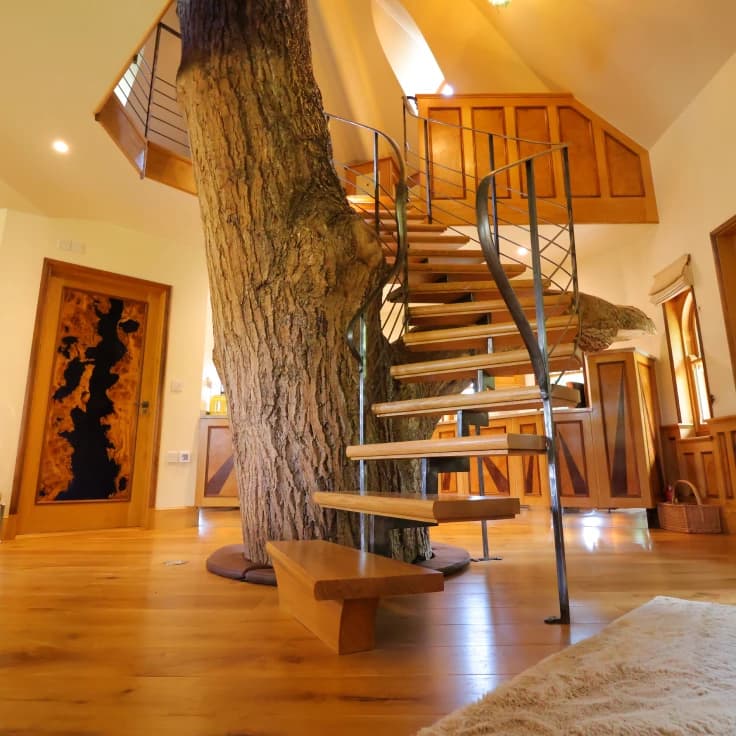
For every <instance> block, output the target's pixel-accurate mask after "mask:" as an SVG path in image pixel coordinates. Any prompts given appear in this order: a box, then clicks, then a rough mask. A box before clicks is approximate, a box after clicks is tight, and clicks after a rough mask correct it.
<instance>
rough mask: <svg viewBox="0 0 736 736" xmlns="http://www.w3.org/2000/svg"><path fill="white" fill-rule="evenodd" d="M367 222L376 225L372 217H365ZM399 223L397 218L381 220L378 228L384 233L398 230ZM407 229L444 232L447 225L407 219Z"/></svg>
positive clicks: (413, 231)
mask: <svg viewBox="0 0 736 736" xmlns="http://www.w3.org/2000/svg"><path fill="white" fill-rule="evenodd" d="M365 219H366V222H367V223H368V224H369V225H370V226H371V227H375V226H376V222H375V220H372V219H370V218H365ZM398 227H399V226H398V225H397V224H396V221H395V220H381V221H380V222H379V223H378V229H379V231H380V232H382V233H391V232H397V230H398ZM406 228H407V231H408V232H410V233H443V232H445V230H447V225H439V224H436V223H430V222H419V221H417V220H407V223H406Z"/></svg>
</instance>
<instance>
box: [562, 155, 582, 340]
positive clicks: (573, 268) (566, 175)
mask: <svg viewBox="0 0 736 736" xmlns="http://www.w3.org/2000/svg"><path fill="white" fill-rule="evenodd" d="M562 179H563V182H564V185H565V202H566V204H567V231H568V232H567V238H568V241H569V244H568V248H569V257H570V269H569V271H570V274H571V276H572V293H573V309H574V310H575V313H576V314H577V315H578V334H579V333H580V329H579V328H580V310H579V308H578V305H579V300H580V297H579V293H578V261H577V255H576V253H575V227H574V225H573V216H572V186H571V184H570V155H569V151H568V149H567V148H563V149H562Z"/></svg>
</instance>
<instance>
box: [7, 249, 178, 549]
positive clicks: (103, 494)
mask: <svg viewBox="0 0 736 736" xmlns="http://www.w3.org/2000/svg"><path fill="white" fill-rule="evenodd" d="M169 296H170V287H168V286H165V285H163V284H157V283H153V282H150V281H142V280H140V279H134V278H130V277H127V276H120V275H117V274H112V273H108V272H105V271H97V270H94V269H89V268H85V267H82V266H77V265H73V264H69V263H63V262H59V261H52V260H48V259H47V260H46V261H45V262H44V269H43V275H42V278H41V289H40V293H39V301H38V310H37V314H36V328H35V333H34V340H33V349H32V355H31V362H30V370H29V380H28V386H27V388H26V401H25V409H24V423H23V432H22V438H21V445H20V450H19V453H18V461H17V468H16V481H15V485H14V488H13V501H12V505H11V513H16V514H17V518H16V522H17V526H16V531H17V533H19V534H25V533H34V532H56V531H77V530H83V529H109V528H116V527H128V526H141V525H143V524H145V523H146V515H147V511H148V508H149V506H150V505H152V501H153V489H154V483H155V478H156V473H155V469H156V462H157V459H158V439H159V431H160V422H161V401H160V396H161V384H162V379H163V371H164V356H165V345H166V332H167V318H168V302H169Z"/></svg>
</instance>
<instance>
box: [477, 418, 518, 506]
mask: <svg viewBox="0 0 736 736" xmlns="http://www.w3.org/2000/svg"><path fill="white" fill-rule="evenodd" d="M512 421H513V420H512V419H509V418H504V419H492V420H491V421H490V423H489V425H488V426H487V427H481V430H480V433H481V435H486V436H487V435H490V436H496V435H502V434H508V433H509V432H512V431H513V430H512V429H511V423H512ZM515 459H516V458H511V457H509V456H508V455H494V456H492V457H483V458H471V459H470V492H471V493H479V483H478V463H479V462H480V463H481V467H482V469H483V486H484V491H485V494H486V496H509V495H516V494H513V493H512V492H511V474H512V464H511V461H512V460H515Z"/></svg>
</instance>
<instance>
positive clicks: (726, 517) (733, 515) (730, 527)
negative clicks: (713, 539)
mask: <svg viewBox="0 0 736 736" xmlns="http://www.w3.org/2000/svg"><path fill="white" fill-rule="evenodd" d="M721 522H722V524H721V526H722V527H723V533H724V534H736V509H731V508H721Z"/></svg>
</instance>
